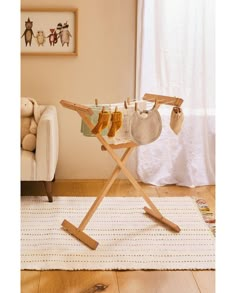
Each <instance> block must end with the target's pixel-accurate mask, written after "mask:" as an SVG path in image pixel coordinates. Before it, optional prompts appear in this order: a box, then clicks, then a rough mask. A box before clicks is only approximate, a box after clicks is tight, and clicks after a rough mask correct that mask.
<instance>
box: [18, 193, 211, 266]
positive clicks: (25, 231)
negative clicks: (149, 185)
mask: <svg viewBox="0 0 236 293" xmlns="http://www.w3.org/2000/svg"><path fill="white" fill-rule="evenodd" d="M94 200H95V198H94V197H54V202H53V203H49V202H47V198H46V197H30V196H22V197H21V269H22V270H26V269H28V270H54V269H58V270H140V269H154V270H191V269H193V270H195V269H214V268H215V246H214V243H215V239H214V235H213V233H212V231H211V230H210V229H209V226H208V225H207V224H206V222H205V221H204V219H203V217H202V213H201V212H200V210H199V208H198V205H197V203H196V201H195V199H193V198H191V197H152V200H153V202H154V204H155V205H156V206H157V208H158V209H159V210H160V211H161V213H162V214H163V215H165V217H167V218H168V219H170V220H171V221H173V222H174V223H176V224H177V225H179V226H180V228H181V232H180V233H173V232H171V231H170V230H166V229H165V228H164V227H163V226H162V225H161V224H159V223H158V222H157V221H155V220H154V219H152V218H150V217H149V216H148V215H146V214H145V212H144V210H143V207H144V206H146V203H145V202H144V200H143V199H142V198H141V197H105V199H104V200H103V201H102V203H101V204H100V206H99V207H98V209H97V211H96V212H95V214H94V216H93V217H92V219H91V220H90V222H89V223H88V225H87V227H86V229H85V230H84V231H85V232H86V233H87V234H88V235H89V236H91V237H92V238H94V239H95V240H97V241H98V242H99V245H98V247H97V249H96V250H91V249H90V248H88V247H87V246H85V245H84V244H83V243H82V242H80V241H79V240H77V239H76V238H74V237H73V236H71V235H70V234H68V232H66V231H65V230H64V229H63V228H62V227H61V223H62V222H63V220H64V219H67V220H68V221H69V222H71V223H72V224H74V225H75V226H79V224H80V222H81V220H82V219H83V217H84V215H85V214H86V213H87V211H88V209H89V208H90V206H91V204H92V203H93V201H94Z"/></svg>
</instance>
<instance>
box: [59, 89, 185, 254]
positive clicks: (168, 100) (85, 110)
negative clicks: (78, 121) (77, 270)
mask: <svg viewBox="0 0 236 293" xmlns="http://www.w3.org/2000/svg"><path fill="white" fill-rule="evenodd" d="M143 99H144V100H147V101H152V102H156V103H158V104H167V105H173V106H177V107H179V106H180V105H181V104H182V102H183V100H182V99H181V98H176V97H168V96H160V95H153V94H145V95H144V97H143ZM60 103H61V105H62V106H63V107H65V108H68V109H70V110H73V111H76V112H77V113H78V114H79V115H80V116H81V118H82V119H83V121H84V122H85V123H86V125H87V126H88V127H89V129H90V130H92V129H93V128H94V126H95V125H93V123H92V122H91V121H90V119H89V116H90V115H92V114H93V111H92V109H91V108H89V107H86V106H84V105H80V104H75V103H73V102H70V101H66V100H61V101H60ZM95 136H96V137H97V139H98V140H99V141H100V142H101V144H102V146H101V150H103V151H108V152H109V154H110V155H111V157H112V158H113V160H114V161H115V162H116V164H117V165H116V167H115V169H114V170H113V172H112V174H111V175H110V177H109V178H108V180H107V182H106V184H105V185H104V187H103V189H102V190H101V192H100V194H99V195H98V196H97V198H96V200H95V201H94V203H93V204H92V206H91V207H90V209H89V211H88V212H87V214H86V215H85V217H84V218H83V220H82V222H81V223H80V225H79V227H76V226H74V225H73V224H71V223H70V222H69V221H67V220H64V221H63V222H62V227H63V228H64V229H65V230H67V231H68V232H69V233H70V234H72V235H73V236H74V237H76V238H77V239H79V240H80V241H81V242H83V243H84V244H85V245H87V246H88V247H90V248H91V249H96V248H97V246H98V242H97V241H96V240H94V239H92V238H91V237H90V236H89V235H87V234H86V233H85V232H84V231H83V230H84V229H85V227H86V225H87V224H88V222H89V221H90V219H91V217H92V216H93V214H94V213H95V211H96V209H97V208H98V206H99V204H100V203H101V201H102V200H103V198H104V197H105V196H106V194H107V193H108V191H109V189H110V188H111V186H112V184H113V183H114V181H115V179H116V178H117V176H118V174H119V173H120V171H121V170H122V171H123V173H124V174H125V175H126V177H127V178H128V179H129V181H130V182H131V183H132V184H133V186H134V187H135V189H137V190H138V191H140V192H141V194H142V197H143V199H144V200H145V201H146V203H147V204H148V205H149V208H148V207H144V210H145V212H146V213H148V214H149V215H151V216H152V217H154V218H155V219H156V220H158V221H160V222H162V223H163V224H165V225H166V226H168V227H169V228H171V229H172V230H173V231H175V232H179V231H180V228H179V226H177V225H176V224H174V223H172V222H171V221H170V220H168V219H166V218H165V217H164V216H163V215H162V214H161V213H160V211H159V210H158V209H157V208H156V206H155V205H154V203H153V202H152V201H151V199H150V198H149V197H148V195H147V194H146V193H145V192H144V191H143V189H142V187H141V186H140V185H139V183H138V182H137V181H136V179H135V178H134V177H133V176H132V174H131V173H130V172H129V170H128V169H127V168H126V166H125V163H126V161H127V159H128V157H129V155H130V154H131V152H132V151H133V150H134V148H135V147H137V145H136V144H135V143H134V142H128V143H122V144H109V143H108V142H107V141H106V140H105V139H104V138H103V136H102V135H101V134H100V133H97V134H96V135H95ZM121 148H125V149H126V150H125V152H124V153H123V155H122V157H121V158H119V157H118V156H117V154H116V153H115V150H116V149H121Z"/></svg>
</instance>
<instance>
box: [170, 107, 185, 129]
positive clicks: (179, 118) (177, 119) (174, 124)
mask: <svg viewBox="0 0 236 293" xmlns="http://www.w3.org/2000/svg"><path fill="white" fill-rule="evenodd" d="M183 121H184V114H183V111H182V109H181V108H180V107H174V108H173V109H172V112H171V117H170V128H171V129H172V130H173V131H174V133H175V134H179V132H180V130H181V128H182V124H183Z"/></svg>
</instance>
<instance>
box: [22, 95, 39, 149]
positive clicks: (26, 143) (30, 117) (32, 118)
mask: <svg viewBox="0 0 236 293" xmlns="http://www.w3.org/2000/svg"><path fill="white" fill-rule="evenodd" d="M39 119H40V109H39V106H38V104H37V102H36V101H35V99H33V98H27V97H22V98H21V148H22V149H23V150H26V151H31V152H33V151H35V148H36V135H37V127H38V122H39Z"/></svg>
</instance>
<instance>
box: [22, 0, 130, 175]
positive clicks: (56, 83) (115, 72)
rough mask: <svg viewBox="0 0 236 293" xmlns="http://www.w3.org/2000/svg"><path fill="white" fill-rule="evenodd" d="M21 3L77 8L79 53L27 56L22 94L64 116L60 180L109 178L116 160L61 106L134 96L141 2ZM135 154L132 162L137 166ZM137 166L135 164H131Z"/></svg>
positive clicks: (24, 4) (46, 0) (61, 118)
mask: <svg viewBox="0 0 236 293" xmlns="http://www.w3.org/2000/svg"><path fill="white" fill-rule="evenodd" d="M21 4H22V7H64V6H67V7H73V8H74V7H77V8H78V9H79V22H78V26H79V27H78V44H79V55H78V56H77V57H75V56H67V57H66V56H63V57H59V56H51V57H50V56H22V58H21V95H22V96H31V97H34V98H35V99H36V100H37V101H38V103H40V104H53V105H55V106H56V107H57V110H58V118H59V134H60V151H59V161H58V167H57V172H56V179H84V178H98V179H100V178H107V177H108V176H109V175H110V173H111V169H112V166H114V165H115V164H114V163H113V161H112V159H111V158H110V156H109V155H108V154H107V153H106V152H101V151H100V144H99V142H98V141H97V139H96V138H87V137H83V136H82V135H81V134H80V122H81V120H80V117H79V115H77V114H76V113H75V112H73V111H70V110H67V109H65V108H62V107H61V106H60V104H59V101H60V100H61V99H67V100H71V101H74V102H77V103H82V104H83V103H92V102H93V101H94V98H95V97H96V98H98V99H99V101H100V102H104V103H106V102H111V103H112V102H119V101H122V100H124V99H125V98H126V97H128V96H129V97H134V89H135V35H136V33H135V32H136V29H135V23H136V0H67V1H59V0H35V1H32V0H22V1H21ZM132 161H133V162H134V161H135V160H134V157H133V158H131V163H129V165H130V167H131V169H132V168H133V163H132ZM131 165H132V166H131Z"/></svg>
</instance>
